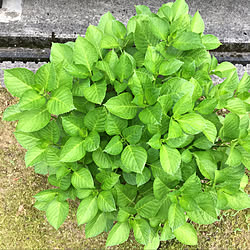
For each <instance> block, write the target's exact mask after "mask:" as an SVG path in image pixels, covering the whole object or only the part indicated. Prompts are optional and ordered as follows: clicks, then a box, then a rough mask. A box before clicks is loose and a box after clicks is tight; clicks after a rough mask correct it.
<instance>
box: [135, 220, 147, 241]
mask: <svg viewBox="0 0 250 250" xmlns="http://www.w3.org/2000/svg"><path fill="white" fill-rule="evenodd" d="M133 231H134V236H135V240H136V241H137V242H138V243H140V244H143V245H146V244H147V243H148V241H149V236H150V232H151V228H150V226H149V224H148V222H147V221H146V220H144V219H135V220H134V222H133Z"/></svg>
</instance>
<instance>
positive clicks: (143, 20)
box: [134, 15, 159, 54]
mask: <svg viewBox="0 0 250 250" xmlns="http://www.w3.org/2000/svg"><path fill="white" fill-rule="evenodd" d="M151 25H152V23H151V21H150V18H149V17H147V16H145V15H141V16H138V17H136V28H135V32H134V42H135V46H136V48H137V50H139V51H140V52H142V53H144V54H145V53H146V50H147V48H148V46H156V45H157V43H158V41H159V38H157V37H156V36H155V35H154V34H153V32H149V30H151Z"/></svg>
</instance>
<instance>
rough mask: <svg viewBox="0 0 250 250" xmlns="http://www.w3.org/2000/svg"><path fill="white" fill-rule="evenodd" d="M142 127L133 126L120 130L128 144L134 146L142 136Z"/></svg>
mask: <svg viewBox="0 0 250 250" xmlns="http://www.w3.org/2000/svg"><path fill="white" fill-rule="evenodd" d="M142 128H143V127H142V126H140V125H134V126H130V127H127V128H125V129H123V130H122V135H123V136H124V138H125V139H126V140H127V141H128V142H129V143H130V144H136V143H138V142H139V141H140V139H141V136H142Z"/></svg>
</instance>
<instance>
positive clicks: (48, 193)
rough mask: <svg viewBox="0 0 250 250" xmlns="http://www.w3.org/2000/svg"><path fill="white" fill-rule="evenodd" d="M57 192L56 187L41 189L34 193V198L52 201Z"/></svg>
mask: <svg viewBox="0 0 250 250" xmlns="http://www.w3.org/2000/svg"><path fill="white" fill-rule="evenodd" d="M57 193H58V189H47V190H43V191H41V192H39V193H37V194H36V195H34V198H35V199H36V200H37V201H47V202H48V201H52V200H54V198H55V196H56V195H57Z"/></svg>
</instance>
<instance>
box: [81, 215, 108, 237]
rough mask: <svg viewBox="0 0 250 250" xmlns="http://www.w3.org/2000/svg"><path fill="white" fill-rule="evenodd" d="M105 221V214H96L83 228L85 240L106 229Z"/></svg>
mask: <svg viewBox="0 0 250 250" xmlns="http://www.w3.org/2000/svg"><path fill="white" fill-rule="evenodd" d="M107 220H108V218H107V215H106V213H98V214H97V215H96V217H95V218H94V219H93V220H92V221H90V222H89V223H87V224H86V226H85V237H86V239H88V238H90V237H95V236H97V235H98V234H100V233H102V232H103V231H104V230H105V228H106V225H107Z"/></svg>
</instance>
